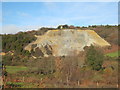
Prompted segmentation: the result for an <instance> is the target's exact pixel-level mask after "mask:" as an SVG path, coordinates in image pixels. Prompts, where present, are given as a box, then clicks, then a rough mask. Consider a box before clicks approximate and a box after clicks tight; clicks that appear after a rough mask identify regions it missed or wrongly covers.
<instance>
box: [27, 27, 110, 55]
mask: <svg viewBox="0 0 120 90" xmlns="http://www.w3.org/2000/svg"><path fill="white" fill-rule="evenodd" d="M36 37H37V40H36V41H34V42H32V43H30V44H29V45H27V46H26V47H25V50H29V51H31V49H32V48H33V50H35V49H36V48H37V47H39V49H40V50H41V51H42V53H43V54H44V56H48V55H49V53H48V52H50V53H51V54H52V55H53V56H67V55H72V54H73V53H74V52H79V51H83V50H84V49H83V48H84V47H85V46H90V45H91V44H92V45H95V46H100V47H105V46H110V44H109V43H108V42H107V41H105V40H104V39H102V38H101V37H100V36H99V35H98V34H97V33H96V32H94V31H93V30H72V29H66V30H49V31H48V32H46V33H45V34H44V35H42V36H36ZM32 45H36V47H32Z"/></svg>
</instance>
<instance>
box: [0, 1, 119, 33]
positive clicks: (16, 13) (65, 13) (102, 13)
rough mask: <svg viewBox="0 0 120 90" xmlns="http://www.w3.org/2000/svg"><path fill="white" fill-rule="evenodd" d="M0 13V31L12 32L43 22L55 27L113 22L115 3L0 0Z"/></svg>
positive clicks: (38, 25)
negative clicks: (0, 6) (6, 0)
mask: <svg viewBox="0 0 120 90" xmlns="http://www.w3.org/2000/svg"><path fill="white" fill-rule="evenodd" d="M0 5H1V4H0ZM2 15H3V16H2V21H3V22H2V26H3V28H2V32H0V33H16V32H19V31H26V30H32V29H38V28H40V27H43V26H48V27H56V26H58V25H60V24H68V25H75V26H88V25H101V24H102V25H107V24H109V25H117V23H118V20H117V19H118V3H117V2H76V3H75V2H34V3H33V2H3V3H2ZM0 20H1V18H0Z"/></svg>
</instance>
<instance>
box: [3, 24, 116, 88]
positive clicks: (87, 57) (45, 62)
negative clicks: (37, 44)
mask: <svg viewBox="0 0 120 90" xmlns="http://www.w3.org/2000/svg"><path fill="white" fill-rule="evenodd" d="M58 28H60V27H59V26H58ZM66 28H68V29H75V30H76V29H86V30H87V29H93V30H95V31H96V32H97V33H98V34H99V35H100V36H101V37H102V38H104V39H105V40H107V41H108V42H109V43H111V45H113V46H115V45H116V46H117V45H118V37H117V32H118V26H109V25H106V26H103V25H101V26H95V25H94V26H89V27H78V26H77V27H75V26H68V25H65V26H64V28H63V29H66ZM54 29H56V28H41V29H39V30H38V31H35V30H32V31H29V32H19V33H17V34H8V35H1V36H2V38H3V41H2V45H3V51H2V52H5V55H3V56H2V59H3V65H4V66H5V68H3V76H5V77H4V79H5V80H4V87H5V88H53V87H54V88H60V87H62V88H92V87H95V88H106V87H107V88H110V87H114V88H116V87H117V86H118V80H117V79H118V71H117V70H118V57H117V56H116V53H109V54H108V53H106V51H107V50H108V51H109V52H110V51H112V49H113V48H114V47H109V48H98V47H94V46H90V47H86V48H85V51H81V52H79V54H78V55H75V54H73V56H61V57H54V56H51V55H50V56H49V57H38V56H39V55H38V54H37V53H34V52H32V53H34V54H35V56H37V58H34V57H33V56H32V55H31V53H29V52H28V51H25V50H24V47H25V46H26V45H27V44H29V43H30V42H32V41H34V40H35V39H36V37H35V36H34V35H43V34H44V33H46V32H47V31H48V30H54ZM60 29H61V28H60ZM33 47H34V46H33ZM38 52H40V51H39V50H38ZM49 53H50V52H49ZM73 53H74V52H73ZM113 56H114V57H113Z"/></svg>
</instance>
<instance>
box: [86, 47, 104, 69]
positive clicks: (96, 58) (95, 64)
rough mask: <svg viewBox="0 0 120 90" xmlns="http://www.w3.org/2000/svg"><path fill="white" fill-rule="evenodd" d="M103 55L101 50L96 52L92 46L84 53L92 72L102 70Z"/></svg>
mask: <svg viewBox="0 0 120 90" xmlns="http://www.w3.org/2000/svg"><path fill="white" fill-rule="evenodd" d="M103 60H104V55H103V53H102V51H101V50H99V49H98V50H97V49H96V48H95V47H94V46H92V45H91V46H90V47H89V49H88V50H87V52H86V61H87V65H88V66H90V67H91V68H92V69H93V70H97V71H98V70H100V69H101V68H102V64H103Z"/></svg>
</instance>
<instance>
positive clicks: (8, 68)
mask: <svg viewBox="0 0 120 90" xmlns="http://www.w3.org/2000/svg"><path fill="white" fill-rule="evenodd" d="M25 70H28V68H27V67H24V66H6V71H7V72H8V73H10V74H14V73H17V72H19V71H25Z"/></svg>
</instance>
